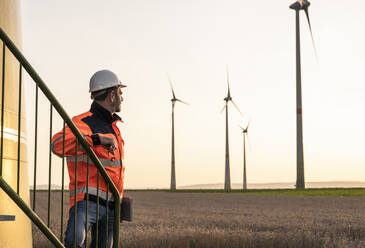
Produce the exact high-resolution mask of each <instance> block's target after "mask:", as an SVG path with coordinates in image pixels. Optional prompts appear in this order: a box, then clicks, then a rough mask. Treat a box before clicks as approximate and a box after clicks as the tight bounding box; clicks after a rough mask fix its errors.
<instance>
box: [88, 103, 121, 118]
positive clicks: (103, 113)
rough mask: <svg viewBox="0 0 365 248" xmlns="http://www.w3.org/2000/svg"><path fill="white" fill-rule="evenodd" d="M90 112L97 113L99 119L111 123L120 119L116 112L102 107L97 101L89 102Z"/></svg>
mask: <svg viewBox="0 0 365 248" xmlns="http://www.w3.org/2000/svg"><path fill="white" fill-rule="evenodd" d="M90 112H91V113H93V114H95V115H97V116H98V117H100V118H101V119H103V120H105V121H107V122H110V123H113V122H114V121H121V120H122V119H121V118H120V117H119V115H117V114H115V113H114V114H113V115H112V114H111V113H110V112H109V111H108V110H106V109H105V108H104V107H102V106H101V105H100V104H98V103H97V102H95V101H93V103H92V104H91V108H90Z"/></svg>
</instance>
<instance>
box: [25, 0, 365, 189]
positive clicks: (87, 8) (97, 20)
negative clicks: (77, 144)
mask: <svg viewBox="0 0 365 248" xmlns="http://www.w3.org/2000/svg"><path fill="white" fill-rule="evenodd" d="M291 3H292V2H291V1H265V2H262V1H239V0H226V1H219V0H215V1H214V0H210V1H207V0H194V1H192V0H185V1H177V0H134V1H96V0H87V1H86V0H80V1H71V0H63V1H47V0H32V1H26V0H23V1H21V13H22V15H21V17H22V20H21V23H22V40H23V49H22V50H23V52H24V55H25V57H26V58H27V59H28V60H29V61H30V63H31V64H32V65H33V67H34V68H35V69H36V70H37V72H38V73H39V75H40V76H41V78H42V79H43V80H44V81H45V82H46V84H47V85H48V87H49V88H50V89H51V91H52V92H53V93H54V95H55V96H56V98H57V99H58V100H59V102H61V104H62V105H63V107H64V109H65V110H66V111H67V113H68V114H69V116H74V115H77V114H80V113H83V112H86V111H88V110H89V106H90V104H91V99H90V96H89V93H88V84H89V79H90V77H91V76H92V74H93V73H94V72H95V71H97V70H100V69H109V70H112V71H114V72H115V73H116V74H117V75H118V76H119V78H120V80H121V81H122V82H123V83H125V84H127V85H128V87H127V88H125V90H124V92H123V96H124V101H123V105H122V111H121V113H120V116H121V117H122V119H123V120H124V124H123V125H122V126H121V131H122V134H123V137H124V140H125V161H124V164H125V166H126V175H125V183H126V185H125V186H126V188H162V187H165V188H167V187H169V185H170V161H171V160H170V158H171V102H170V99H171V97H172V95H171V89H170V86H169V82H168V78H167V73H169V74H170V76H171V78H172V80H173V86H174V90H175V93H176V96H177V97H178V98H180V99H182V100H184V101H186V102H188V103H189V105H183V104H178V103H177V105H176V108H175V135H176V136H175V147H176V182H177V188H179V187H181V186H184V185H193V184H211V183H223V182H224V168H225V115H224V114H223V113H220V111H221V109H222V107H223V106H224V100H223V98H224V97H225V96H226V94H227V80H226V66H228V70H229V74H230V86H231V95H232V98H233V100H234V101H235V103H236V104H237V105H238V106H239V108H240V109H241V111H242V112H243V117H241V116H240V115H239V113H238V112H237V111H236V110H235V109H234V108H233V107H232V105H230V107H229V139H230V158H231V181H232V183H242V177H243V176H242V174H243V172H242V171H243V140H242V132H241V131H240V128H239V127H238V125H242V126H245V125H247V122H248V121H249V120H251V122H250V128H249V139H250V147H249V148H248V149H247V179H248V187H250V183H268V182H295V180H296V98H295V97H296V96H295V92H296V90H295V85H296V84H295V12H294V11H293V10H290V9H289V5H290V4H291ZM364 7H365V3H364V2H363V1H360V0H353V1H351V4H350V3H348V2H346V1H340V0H332V1H329V0H321V1H314V0H313V1H312V5H311V6H310V9H309V14H310V17H311V24H312V29H313V35H314V40H315V43H316V48H317V52H318V59H316V57H315V54H314V51H313V47H312V41H311V38H310V33H309V29H308V25H307V23H306V19H305V16H304V13H303V12H301V45H302V50H301V52H302V95H303V100H302V101H303V140H304V167H305V178H306V181H311V182H313V181H365V180H364V178H365V167H364V166H363V165H364V163H365V154H364V152H363V147H364V146H363V144H364V140H365V131H364V129H363V126H364V124H365V119H364V116H363V111H362V110H363V106H364V104H365V100H364V98H363V96H364V95H365V86H364V81H365V75H364V73H363V68H362V67H363V64H364V62H365V46H364V44H365V32H364V31H362V30H363V24H364V23H365V16H364V15H363V11H362V10H363V9H364ZM25 79H26V84H25V88H26V92H27V93H26V103H27V113H28V114H27V118H28V119H27V120H28V150H29V154H30V155H29V161H30V165H29V177H30V181H31V182H32V181H33V163H34V159H33V152H34V146H33V143H34V141H33V140H34V138H33V137H32V136H34V83H33V82H32V80H30V79H29V77H28V78H27V77H25ZM40 113H41V117H40V119H39V122H40V124H39V125H40V131H39V144H40V145H39V147H38V154H39V158H38V160H37V163H38V169H37V174H38V175H37V181H38V184H46V183H47V182H48V174H47V173H48V156H49V155H48V145H49V143H48V142H49V135H50V134H49V103H47V102H46V101H45V100H44V99H42V97H41V99H40ZM54 115H55V120H54V123H53V127H52V132H53V133H55V132H56V131H59V130H60V129H61V127H62V122H61V121H60V119H59V117H57V115H56V114H54ZM52 161H53V162H52V183H54V184H60V171H61V170H60V168H61V160H60V159H58V158H56V157H53V160H52Z"/></svg>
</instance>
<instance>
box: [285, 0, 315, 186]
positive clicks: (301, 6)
mask: <svg viewBox="0 0 365 248" xmlns="http://www.w3.org/2000/svg"><path fill="white" fill-rule="evenodd" d="M309 5H310V2H308V1H307V0H298V1H297V2H295V3H293V4H292V5H290V8H291V9H293V10H295V20H296V25H295V26H296V81H297V89H296V92H297V182H296V188H297V189H304V188H305V183H304V155H303V119H302V76H301V64H300V28H299V27H300V25H299V11H300V10H304V12H305V15H306V17H307V21H308V25H309V30H310V33H311V37H312V44H313V48H314V52H315V55H316V57H317V52H316V47H315V45H314V39H313V33H312V27H311V23H310V19H309V13H308V7H309Z"/></svg>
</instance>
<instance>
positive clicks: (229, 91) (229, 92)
mask: <svg viewBox="0 0 365 248" xmlns="http://www.w3.org/2000/svg"><path fill="white" fill-rule="evenodd" d="M226 71H227V85H228V97H230V96H231V90H230V87H229V73H228V65H227V66H226Z"/></svg>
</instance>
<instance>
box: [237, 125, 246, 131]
mask: <svg viewBox="0 0 365 248" xmlns="http://www.w3.org/2000/svg"><path fill="white" fill-rule="evenodd" d="M237 126H238V127H239V128H241V129H242V131H244V130H245V129H244V128H243V127H242V126H240V125H237Z"/></svg>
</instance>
